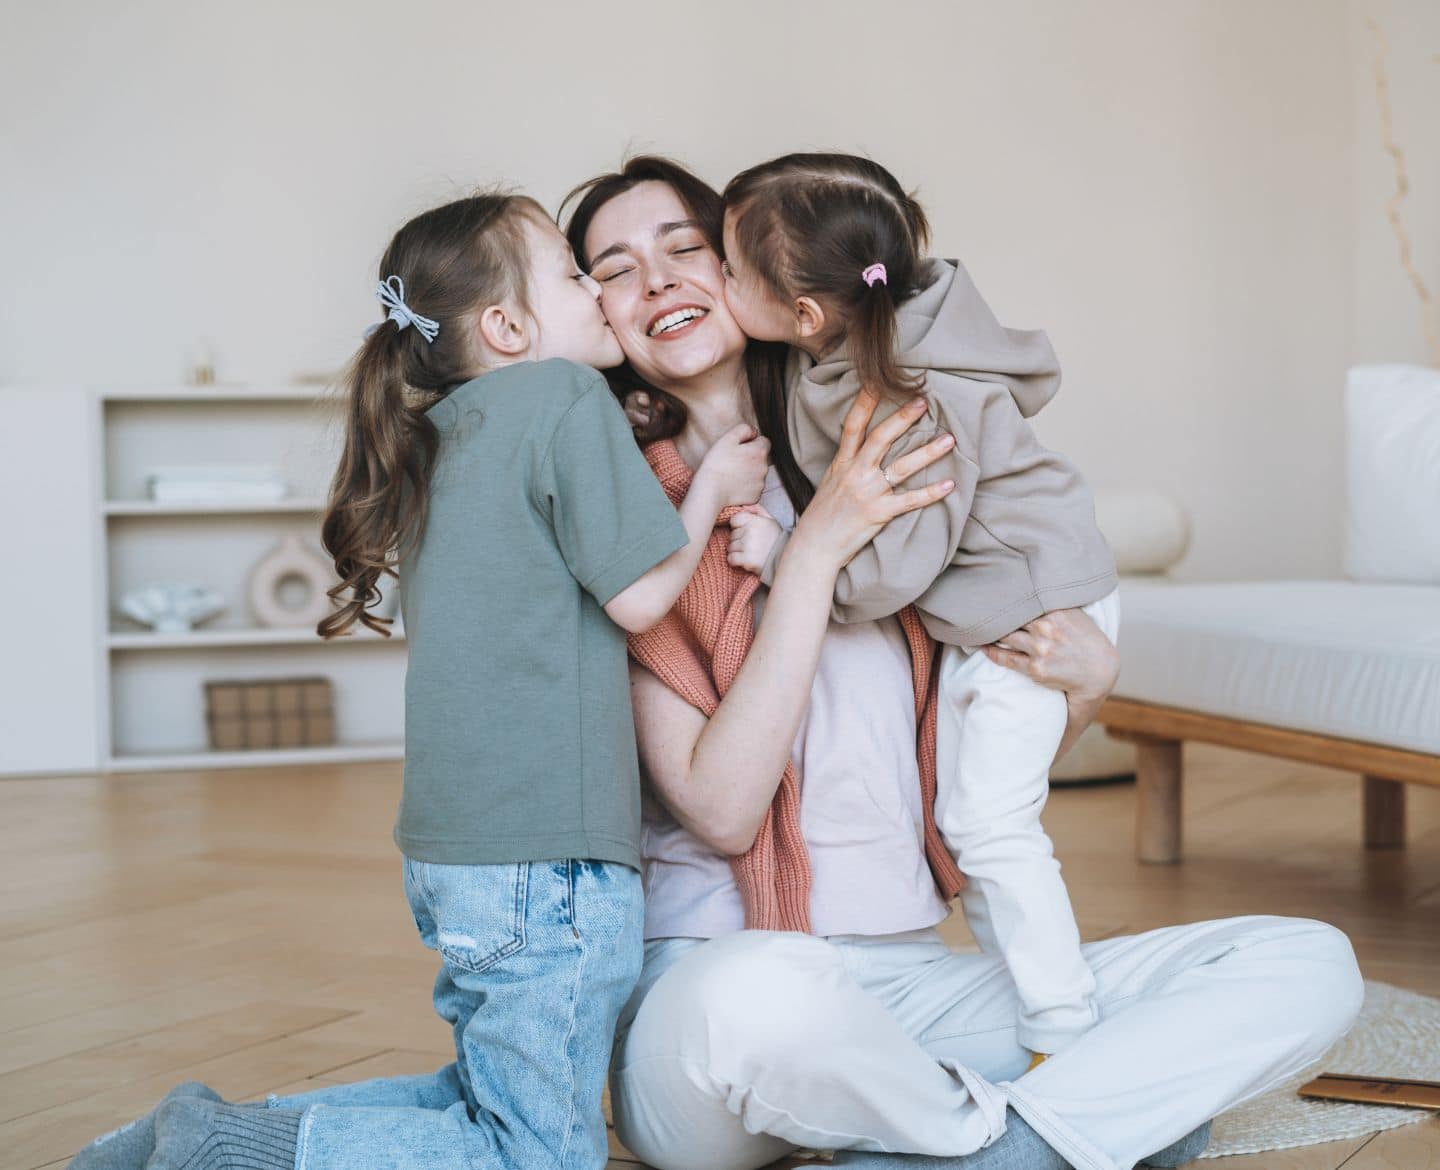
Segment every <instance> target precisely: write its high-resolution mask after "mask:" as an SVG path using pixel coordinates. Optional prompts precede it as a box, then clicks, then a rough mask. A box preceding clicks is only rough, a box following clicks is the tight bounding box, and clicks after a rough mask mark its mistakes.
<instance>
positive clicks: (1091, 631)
mask: <svg viewBox="0 0 1440 1170" xmlns="http://www.w3.org/2000/svg"><path fill="white" fill-rule="evenodd" d="M981 649H982V650H983V651H984V652H985V656H986V657H987V658H989V659H990V661H991V662H993V663H995V664H996V665H998V666H1006V667H1009V668H1010V669H1011V670H1018V671H1019V672H1020V673H1021V674H1024V675H1027V676H1029V677H1030V678H1032V679H1034V680H1035V681H1036V682H1037V683H1039V684H1040V685H1041V686H1042V687H1049V688H1050V689H1051V690H1056V691H1064V692H1065V711H1066V715H1065V734H1064V736H1063V737H1062V738H1061V740H1060V747H1059V749H1058V750H1057V751H1056V753H1055V758H1056V759H1057V760H1058V759H1059V758H1060V757H1061V756H1063V755H1064V754H1065V753H1066V752H1067V751H1069V750H1070V748H1071V747H1072V746H1073V745H1074V743H1075V741H1076V740H1077V739H1079V738H1080V736H1081V734H1082V733H1083V732H1084V730H1085V729H1086V728H1087V727H1089V726H1090V724H1091V723H1092V722H1094V720H1095V716H1097V715H1098V714H1100V708H1101V706H1102V705H1103V704H1104V702H1105V700H1106V699H1107V698H1108V697H1109V696H1110V692H1111V691H1112V690H1113V689H1114V688H1115V680H1116V679H1118V678H1119V677H1120V652H1119V651H1118V650H1116V649H1115V647H1114V646H1113V645H1112V644H1111V642H1110V639H1109V638H1107V637H1106V636H1105V635H1104V633H1102V632H1101V630H1100V627H1099V626H1097V625H1096V624H1095V623H1094V622H1093V621H1091V620H1090V615H1089V614H1087V613H1085V611H1084V610H1079V609H1057V610H1056V611H1055V612H1054V613H1047V614H1046V615H1045V616H1044V617H1038V618H1036V619H1035V620H1034V621H1033V622H1030V623H1029V624H1028V625H1025V626H1022V627H1021V628H1020V629H1018V630H1016V631H1015V632H1014V633H1013V634H1006V635H1005V637H1003V638H1001V639H1000V641H998V642H996V643H995V644H994V645H991V646H982V647H981Z"/></svg>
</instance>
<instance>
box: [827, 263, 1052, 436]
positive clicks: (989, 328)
mask: <svg viewBox="0 0 1440 1170" xmlns="http://www.w3.org/2000/svg"><path fill="white" fill-rule="evenodd" d="M896 331H897V336H896V342H897V348H898V350H899V354H898V356H899V360H900V364H901V365H902V366H905V367H907V368H909V369H920V370H944V371H946V372H947V373H951V374H955V375H957V376H958V377H961V378H970V379H973V380H974V381H977V382H992V383H998V384H999V385H1003V386H1004V387H1006V388H1007V389H1008V390H1009V391H1010V395H1011V397H1013V398H1014V399H1015V404H1016V406H1018V407H1019V409H1020V413H1021V414H1022V415H1024V416H1025V417H1026V418H1029V417H1031V416H1032V415H1034V414H1036V413H1037V412H1038V411H1039V410H1040V408H1041V407H1042V406H1044V405H1045V404H1046V403H1047V402H1049V401H1050V399H1052V398H1054V397H1055V393H1056V391H1058V390H1059V389H1060V364H1059V362H1058V361H1057V360H1056V357H1055V350H1054V347H1053V346H1051V344H1050V339H1049V337H1047V336H1046V334H1045V333H1044V331H1043V330H1040V329H1007V328H1005V326H1003V325H1001V324H1000V322H999V321H997V320H996V319H995V314H994V313H992V312H991V311H990V306H989V305H987V304H986V303H985V300H984V298H983V297H981V296H980V291H979V290H978V289H977V288H976V287H975V282H974V281H972V280H971V279H970V274H969V273H968V272H967V271H965V266H964V265H963V264H961V263H960V262H959V261H958V260H927V261H925V263H924V265H923V267H922V268H921V271H920V287H919V291H918V292H916V293H915V294H914V295H913V296H911V297H910V298H909V299H908V300H906V301H905V302H903V303H902V304H901V305H900V307H899V309H898V311H897V313H896ZM852 368H853V363H852V362H851V360H850V353H849V347H848V345H841V346H840V347H839V348H838V349H836V350H834V351H833V352H832V353H830V354H827V355H826V356H825V357H823V358H822V359H821V360H820V361H819V362H817V363H816V364H815V365H814V366H813V367H812V368H811V369H809V370H808V371H806V373H805V376H806V377H807V378H808V379H809V380H810V381H812V382H814V383H816V384H817V385H825V384H828V383H831V382H834V381H836V380H838V379H839V378H842V377H843V376H844V375H845V374H847V373H849V372H850V370H851V369H852Z"/></svg>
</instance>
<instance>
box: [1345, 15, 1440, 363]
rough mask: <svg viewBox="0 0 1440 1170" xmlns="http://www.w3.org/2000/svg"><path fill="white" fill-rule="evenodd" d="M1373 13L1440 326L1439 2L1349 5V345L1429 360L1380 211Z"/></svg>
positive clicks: (1408, 222) (1383, 158) (1422, 261)
mask: <svg viewBox="0 0 1440 1170" xmlns="http://www.w3.org/2000/svg"><path fill="white" fill-rule="evenodd" d="M1367 16H1369V17H1373V19H1374V20H1375V22H1376V24H1378V25H1379V26H1380V29H1381V31H1382V32H1383V34H1384V36H1385V39H1386V41H1387V42H1388V45H1389V52H1388V54H1387V56H1386V60H1385V71H1386V74H1387V76H1388V78H1389V88H1390V103H1391V106H1392V108H1393V113H1394V117H1393V136H1394V140H1395V142H1396V144H1397V145H1398V146H1399V147H1400V148H1401V150H1403V151H1404V153H1405V164H1406V170H1407V172H1408V174H1409V179H1410V186H1411V190H1410V195H1409V197H1408V198H1407V199H1405V200H1404V201H1403V202H1402V203H1401V204H1400V215H1401V217H1402V219H1403V221H1404V224H1405V227H1406V230H1407V232H1408V234H1409V236H1410V242H1411V245H1412V248H1413V255H1414V261H1415V266H1416V268H1417V269H1418V271H1419V273H1420V276H1421V279H1422V280H1423V281H1424V282H1425V284H1426V286H1427V287H1428V289H1429V291H1430V295H1431V298H1432V299H1434V300H1435V301H1436V302H1437V304H1436V309H1435V319H1436V328H1437V329H1440V4H1437V3H1435V0H1367V2H1365V3H1360V2H1359V0H1352V4H1351V34H1350V35H1351V39H1352V43H1353V45H1354V67H1353V69H1352V77H1353V80H1354V97H1355V177H1356V178H1355V226H1354V246H1355V260H1354V283H1353V286H1352V292H1351V295H1352V320H1353V330H1354V332H1353V352H1354V355H1355V359H1356V360H1357V361H1362V362H1395V361H1411V362H1418V363H1422V364H1433V363H1434V362H1436V361H1437V360H1440V357H1437V356H1436V355H1435V354H1434V353H1433V352H1432V351H1431V349H1430V348H1429V346H1428V345H1427V344H1426V341H1425V334H1424V329H1423V326H1422V318H1421V311H1420V299H1419V296H1418V295H1417V294H1416V292H1415V289H1414V287H1413V286H1412V285H1411V283H1410V281H1409V280H1408V279H1407V278H1406V276H1405V270H1404V267H1403V266H1402V265H1401V263H1400V252H1399V244H1398V242H1397V240H1396V237H1395V234H1394V232H1393V231H1392V229H1391V227H1390V223H1389V221H1388V220H1387V218H1386V214H1385V212H1386V205H1387V203H1388V202H1389V200H1390V199H1391V197H1392V196H1393V195H1394V194H1395V164H1394V161H1393V160H1392V159H1391V157H1390V156H1389V155H1388V154H1387V153H1386V152H1385V150H1384V149H1383V147H1382V145H1381V143H1382V137H1381V129H1380V114H1379V103H1378V98H1377V95H1376V83H1375V74H1374V64H1375V57H1376V54H1377V52H1378V45H1377V42H1376V40H1375V37H1374V34H1373V33H1372V32H1371V31H1370V30H1369V29H1368V28H1367V27H1366V24H1365V18H1366V17H1367Z"/></svg>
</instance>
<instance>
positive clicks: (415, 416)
mask: <svg viewBox="0 0 1440 1170" xmlns="http://www.w3.org/2000/svg"><path fill="white" fill-rule="evenodd" d="M406 340H409V339H407V338H405V336H404V334H403V332H402V331H401V330H400V328H399V327H398V326H397V325H396V324H395V322H393V321H385V322H382V323H381V325H380V326H379V327H378V328H377V329H376V330H375V332H374V333H372V334H371V335H370V336H369V337H368V338H366V340H365V343H364V345H362V346H361V347H360V351H359V352H358V353H357V354H356V355H355V359H354V361H353V362H352V363H351V367H350V371H349V376H348V378H347V379H346V381H347V383H348V385H349V387H350V393H349V396H348V397H349V401H348V418H347V420H346V427H345V445H344V448H343V449H342V451H341V454H340V466H339V467H338V468H337V469H336V471H335V477H334V480H333V482H332V484H331V487H330V506H329V508H328V510H327V511H326V513H325V519H324V521H323V522H322V524H321V526H320V535H321V542H322V543H323V544H324V546H325V548H326V550H327V551H328V552H330V554H331V555H332V556H333V557H334V560H335V571H336V572H337V573H338V574H339V575H340V581H339V583H338V584H337V585H335V586H334V587H333V588H332V589H331V590H330V597H331V599H332V600H333V601H334V602H335V603H336V606H337V608H336V609H335V610H334V612H332V613H330V614H328V615H327V616H326V617H325V618H323V619H322V620H321V621H320V624H319V626H318V627H317V630H318V633H319V634H320V636H321V637H322V638H331V637H334V636H335V635H336V634H341V633H344V632H345V631H346V630H347V629H349V628H350V627H351V626H352V625H354V624H355V623H356V622H357V621H358V622H359V623H360V624H361V625H363V626H365V627H366V628H368V629H371V630H374V631H376V632H377V633H380V634H384V635H385V636H386V637H388V636H389V634H390V630H389V626H390V624H391V619H390V618H385V617H379V616H377V615H375V614H373V613H371V612H369V611H370V608H371V607H372V606H374V605H375V604H377V603H378V602H379V601H380V590H379V587H378V586H379V582H380V577H381V575H382V574H386V573H388V574H389V575H390V576H392V577H394V576H395V575H396V574H395V565H396V563H397V562H398V561H399V558H400V555H401V554H402V553H403V552H407V551H409V546H410V545H411V544H412V543H413V542H414V540H415V539H416V538H417V537H418V536H419V534H420V533H421V532H422V531H423V530H424V528H425V516H426V511H427V504H428V499H429V493H428V492H427V490H426V489H427V487H428V485H429V479H430V468H431V465H432V464H433V462H434V460H435V452H436V450H437V448H438V447H439V443H440V434H439V432H438V431H437V430H436V428H435V424H434V423H433V422H431V421H430V419H429V418H428V417H427V416H426V414H425V413H424V410H423V408H421V409H417V408H416V407H415V406H412V405H410V404H409V403H407V401H406V389H405V381H404V378H403V377H402V376H401V358H400V346H401V344H403V343H404V342H405V341H406ZM347 594H348V596H347Z"/></svg>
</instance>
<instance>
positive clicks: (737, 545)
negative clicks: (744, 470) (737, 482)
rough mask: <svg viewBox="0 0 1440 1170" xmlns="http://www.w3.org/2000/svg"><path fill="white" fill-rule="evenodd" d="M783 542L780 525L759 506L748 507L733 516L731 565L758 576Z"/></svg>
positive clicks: (731, 524)
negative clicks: (772, 552)
mask: <svg viewBox="0 0 1440 1170" xmlns="http://www.w3.org/2000/svg"><path fill="white" fill-rule="evenodd" d="M779 539H780V524H779V522H778V521H776V519H775V517H774V516H772V515H770V513H769V512H767V511H765V509H764V508H762V507H761V506H760V505H759V504H748V505H746V506H745V507H744V508H742V509H741V510H740V511H739V512H736V513H735V515H733V516H731V517H730V554H729V556H728V558H727V559H728V560H729V562H730V563H731V564H732V565H734V566H735V567H736V568H737V569H744V570H746V571H747V572H750V573H755V574H758V573H759V572H760V570H761V569H763V568H764V567H765V562H766V561H768V560H769V559H770V550H771V549H773V548H774V547H775V542H776V541H777V540H779Z"/></svg>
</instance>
